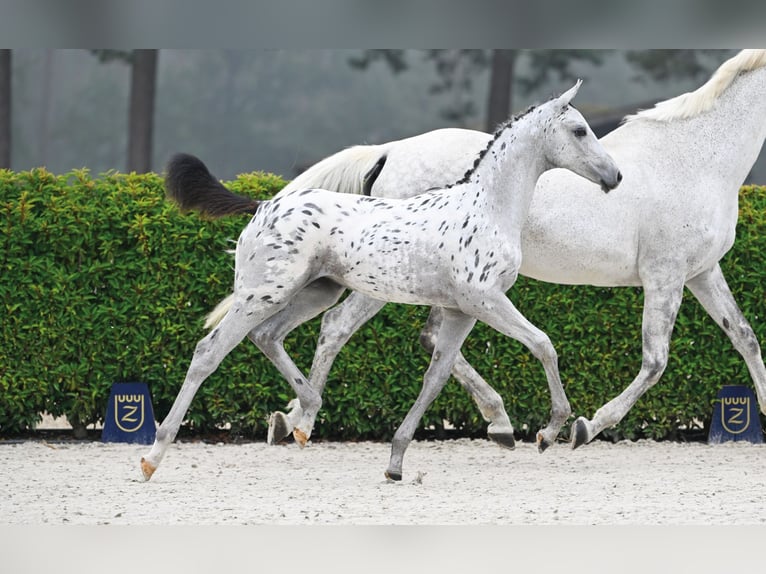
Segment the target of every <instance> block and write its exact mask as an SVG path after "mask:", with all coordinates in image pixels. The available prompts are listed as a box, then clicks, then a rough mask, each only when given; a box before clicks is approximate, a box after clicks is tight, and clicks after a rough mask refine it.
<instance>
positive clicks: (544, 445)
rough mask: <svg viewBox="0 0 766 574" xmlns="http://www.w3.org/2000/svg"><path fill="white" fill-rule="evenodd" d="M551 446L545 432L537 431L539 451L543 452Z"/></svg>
mask: <svg viewBox="0 0 766 574" xmlns="http://www.w3.org/2000/svg"><path fill="white" fill-rule="evenodd" d="M549 446H551V443H550V442H548V441H547V440H546V439H545V437H544V436H543V433H537V452H539V453H540V454H542V453H544V452H545V450H546V449H547V448H548V447H549Z"/></svg>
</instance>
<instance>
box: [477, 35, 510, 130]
mask: <svg viewBox="0 0 766 574" xmlns="http://www.w3.org/2000/svg"><path fill="white" fill-rule="evenodd" d="M515 63H516V50H492V63H491V65H490V76H489V101H488V103H487V122H486V124H485V129H486V131H488V132H490V133H492V132H494V131H495V129H496V128H497V126H498V125H499V124H501V123H502V122H504V121H505V120H507V119H508V118H509V117H510V115H511V109H512V100H513V97H512V92H511V90H512V88H513V72H514V64H515Z"/></svg>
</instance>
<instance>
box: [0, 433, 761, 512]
mask: <svg viewBox="0 0 766 574" xmlns="http://www.w3.org/2000/svg"><path fill="white" fill-rule="evenodd" d="M389 448H390V447H389V445H388V444H383V443H370V442H363V443H327V442H325V443H316V444H309V446H308V447H307V448H305V449H303V450H301V449H299V448H298V447H297V446H296V445H294V444H290V445H283V446H277V447H269V446H267V445H265V444H262V443H253V444H244V445H208V444H202V443H178V444H174V445H173V446H172V447H171V448H170V449H169V450H168V454H167V456H166V458H165V460H164V461H163V463H162V465H161V466H160V468H159V469H158V471H157V473H156V474H155V475H154V477H153V478H152V480H151V481H150V482H148V483H145V482H143V481H142V480H141V479H140V471H139V467H138V461H139V459H140V458H141V456H142V455H143V454H145V453H146V452H148V450H149V447H148V446H144V445H127V444H115V443H111V444H103V443H99V442H85V443H74V442H72V443H63V444H50V445H48V444H46V443H44V442H24V443H19V444H3V443H2V442H0V468H2V469H3V472H2V474H3V483H4V485H3V486H4V488H3V489H2V490H0V525H17V524H32V525H42V524H86V525H99V524H128V525H141V524H158V525H172V524H190V525H208V524H250V525H273V524H351V525H361V524H397V525H410V524H417V525H438V524H493V525H508V524H563V525H580V524H602V525H603V524H634V525H636V524H639V525H657V524H660V525H678V524H738V525H753V524H766V504H764V503H763V500H764V498H763V497H764V493H765V492H766V472H764V470H765V469H766V445H751V444H749V443H727V444H724V445H717V446H708V445H705V444H701V443H689V444H682V443H669V442H662V443H656V442H652V441H639V442H636V443H631V442H621V443H618V444H610V443H606V442H601V441H596V442H594V443H591V444H589V445H586V446H585V447H582V448H580V449H578V450H575V451H572V450H570V449H569V447H568V445H566V444H558V445H555V446H554V447H552V448H550V449H548V451H546V452H545V453H544V454H538V453H537V450H536V448H535V446H534V445H532V444H526V443H525V444H520V445H519V446H518V447H517V448H516V450H515V451H507V450H503V449H500V448H498V447H497V446H495V445H494V444H492V443H490V442H489V441H486V440H475V441H472V440H467V439H464V440H457V441H443V442H438V441H437V442H413V443H412V445H411V446H410V448H409V450H408V451H407V454H406V456H405V459H404V479H403V481H402V482H400V483H391V482H387V481H386V480H385V478H384V477H383V471H384V470H385V468H386V466H387V464H388V457H389Z"/></svg>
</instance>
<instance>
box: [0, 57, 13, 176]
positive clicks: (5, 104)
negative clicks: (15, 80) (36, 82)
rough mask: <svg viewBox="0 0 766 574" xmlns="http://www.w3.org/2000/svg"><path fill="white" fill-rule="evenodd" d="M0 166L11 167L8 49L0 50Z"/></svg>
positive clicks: (9, 62)
mask: <svg viewBox="0 0 766 574" xmlns="http://www.w3.org/2000/svg"><path fill="white" fill-rule="evenodd" d="M0 168H6V169H10V168H11V51H10V50H0Z"/></svg>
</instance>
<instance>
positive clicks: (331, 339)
mask: <svg viewBox="0 0 766 574" xmlns="http://www.w3.org/2000/svg"><path fill="white" fill-rule="evenodd" d="M344 319H345V314H344V312H343V308H342V306H341V307H333V308H332V309H330V310H329V311H327V312H326V313H325V314H324V316H323V317H322V328H321V336H320V339H319V344H320V345H328V344H337V342H338V341H341V340H344V339H346V338H348V337H350V336H351V333H352V330H351V326H350V324H349V322H348V321H346V320H344Z"/></svg>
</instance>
